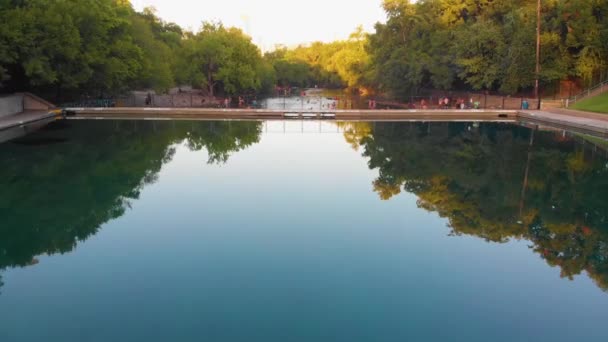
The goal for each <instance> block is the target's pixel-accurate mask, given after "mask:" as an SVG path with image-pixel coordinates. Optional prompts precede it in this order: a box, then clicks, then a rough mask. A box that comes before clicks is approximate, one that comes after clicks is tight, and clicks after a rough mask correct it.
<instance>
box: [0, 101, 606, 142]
mask: <svg viewBox="0 0 608 342" xmlns="http://www.w3.org/2000/svg"><path fill="white" fill-rule="evenodd" d="M65 113H67V114H68V116H67V118H68V119H81V120H95V119H97V120H102V119H125V120H132V119H136V120H172V119H178V120H218V119H224V120H226V119H228V120H285V119H329V120H338V121H498V122H525V123H532V124H537V125H546V126H551V127H555V128H561V129H565V130H572V131H577V132H580V133H587V134H592V135H595V136H600V137H605V138H608V115H605V114H598V113H589V112H582V111H575V110H569V109H561V108H560V109H557V108H556V109H547V110H541V111H537V110H526V111H523V110H500V109H491V110H483V109H474V110H457V109H445V110H416V109H413V110H331V111H326V112H306V111H304V112H286V111H285V110H270V109H232V108H67V109H65ZM60 117H62V114H61V113H60V112H58V111H50V112H49V111H36V112H25V113H20V114H15V115H11V116H5V117H2V118H0V132H2V131H5V132H6V131H8V130H12V131H14V130H16V129H19V128H20V127H21V128H23V127H25V126H27V125H32V124H40V123H44V124H46V123H48V122H50V121H52V120H55V119H57V118H60Z"/></svg>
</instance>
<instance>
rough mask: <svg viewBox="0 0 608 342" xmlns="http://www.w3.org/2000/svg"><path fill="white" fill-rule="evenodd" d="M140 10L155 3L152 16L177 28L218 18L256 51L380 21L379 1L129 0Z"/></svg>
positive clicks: (341, 35) (335, 35) (343, 34)
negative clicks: (237, 30)
mask: <svg viewBox="0 0 608 342" xmlns="http://www.w3.org/2000/svg"><path fill="white" fill-rule="evenodd" d="M131 3H132V4H133V7H135V9H136V10H138V11H140V10H142V9H143V8H144V7H148V6H153V7H154V8H156V10H157V12H156V15H157V16H159V17H161V18H162V19H163V20H165V21H169V22H174V23H176V24H178V25H180V26H181V27H183V28H186V29H189V30H192V31H197V30H198V29H199V27H200V26H201V22H203V21H205V20H207V21H221V22H222V23H224V25H226V26H236V27H239V28H241V29H243V31H244V32H245V33H247V34H248V35H249V36H251V38H252V39H253V42H254V43H256V44H257V45H258V46H259V47H260V48H262V50H264V51H268V50H272V49H273V48H274V46H275V45H276V44H285V45H287V46H295V45H297V44H303V43H309V42H313V41H324V42H330V41H333V40H337V39H346V38H348V36H349V34H350V33H352V32H353V31H355V29H356V28H357V26H359V25H362V26H363V28H364V29H365V30H366V31H368V32H373V28H374V24H375V23H376V22H379V21H380V22H385V21H386V15H385V14H384V11H383V10H382V7H381V5H382V0H359V1H353V0H306V1H296V0H257V1H255V0H214V1H209V0H199V1H196V0H194V1H192V0H131Z"/></svg>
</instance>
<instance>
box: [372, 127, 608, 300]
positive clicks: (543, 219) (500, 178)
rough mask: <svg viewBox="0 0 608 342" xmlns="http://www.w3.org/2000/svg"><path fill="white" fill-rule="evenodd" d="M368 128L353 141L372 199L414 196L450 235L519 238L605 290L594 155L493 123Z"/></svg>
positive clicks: (605, 219) (601, 179) (607, 232)
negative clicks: (372, 173)
mask: <svg viewBox="0 0 608 342" xmlns="http://www.w3.org/2000/svg"><path fill="white" fill-rule="evenodd" d="M371 131H372V133H371V134H369V135H367V136H363V137H362V138H361V140H360V144H361V145H362V146H363V147H364V152H363V154H364V156H366V157H368V158H369V166H370V168H372V169H378V170H379V177H378V178H377V179H376V180H375V181H374V183H373V188H374V190H375V191H376V192H378V194H379V196H380V197H381V198H382V199H385V200H387V199H389V198H391V197H392V196H394V195H395V194H398V193H399V192H400V191H402V190H405V191H408V192H411V193H414V194H416V195H417V196H418V198H419V200H418V205H419V206H420V207H421V208H424V209H426V210H429V211H435V212H437V213H438V214H439V215H440V216H442V217H445V218H447V219H448V220H449V224H450V227H451V228H452V231H453V234H456V235H460V234H467V235H474V236H478V237H481V238H483V239H485V240H487V241H492V242H506V241H508V240H509V239H512V238H516V239H520V238H525V239H528V240H530V241H532V242H533V247H532V248H533V250H534V251H535V252H537V253H539V254H540V256H541V257H542V258H544V259H545V260H546V261H547V263H548V264H550V265H552V266H559V267H560V268H561V270H562V276H563V277H568V278H572V277H573V276H575V275H578V274H580V273H581V272H583V271H587V273H588V274H589V275H590V276H591V277H592V278H593V279H594V280H595V281H596V283H597V284H598V285H599V286H600V287H601V288H602V289H608V205H607V204H606V203H607V202H606V200H607V197H606V196H607V195H606V193H608V192H607V191H608V177H607V176H608V170H607V169H606V158H604V157H603V156H602V157H601V156H600V155H599V153H596V152H594V150H590V149H585V148H584V147H583V146H581V145H580V144H577V143H575V142H574V141H573V140H571V139H563V138H562V137H561V136H558V135H556V134H555V133H551V132H536V135H535V137H534V139H531V134H532V131H530V130H528V129H525V128H522V127H515V126H507V125H502V124H481V125H473V124H465V123H451V124H447V123H434V124H429V123H425V124H423V123H399V124H390V123H376V124H375V125H374V126H373V129H372V130H371ZM531 142H533V145H532V147H530V143H531ZM526 169H528V171H529V172H528V178H527V182H525V183H526V184H525V187H523V186H524V184H523V183H524V175H525V173H526V172H525V171H526ZM522 188H523V189H524V191H522ZM522 196H523V197H522Z"/></svg>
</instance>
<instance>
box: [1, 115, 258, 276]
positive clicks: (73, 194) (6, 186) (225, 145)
mask: <svg viewBox="0 0 608 342" xmlns="http://www.w3.org/2000/svg"><path fill="white" fill-rule="evenodd" d="M68 125H69V126H75V127H61V126H59V125H56V126H53V127H50V128H49V129H47V130H45V131H43V132H40V133H38V134H35V135H33V136H30V137H28V138H27V139H23V140H21V141H17V142H14V143H8V144H3V145H0V160H2V165H3V166H2V168H1V169H0V188H1V189H2V196H1V197H0V216H1V217H2V225H0V270H2V269H4V268H6V267H15V266H26V265H30V264H32V262H35V256H37V255H40V254H53V253H66V252H69V251H71V250H73V249H74V248H75V247H76V245H77V243H78V242H79V241H84V240H86V239H87V238H88V237H90V236H91V235H93V234H95V233H96V232H97V231H98V229H99V227H100V226H101V225H102V224H104V223H105V222H108V221H110V220H112V219H115V218H117V217H120V216H122V215H123V214H124V213H125V211H126V210H127V209H128V208H129V207H130V203H131V202H132V201H133V200H136V199H138V198H139V195H140V193H141V191H142V189H143V188H144V187H145V186H146V185H148V184H151V183H154V182H155V181H156V179H157V175H158V172H159V171H160V169H161V167H162V165H163V164H165V163H167V162H168V161H169V160H171V158H172V157H173V155H174V153H175V147H176V145H177V144H179V143H182V142H185V144H186V145H187V146H189V148H191V149H193V150H200V149H203V148H206V149H207V151H208V155H209V160H208V162H210V163H223V162H226V161H227V160H228V157H229V155H230V154H231V153H233V152H236V151H240V150H242V149H245V148H247V147H248V146H250V145H252V144H254V143H256V142H258V141H259V136H260V134H261V124H259V123H257V122H141V121H139V122H136V121H116V122H114V121H112V122H78V123H68ZM51 142H54V143H51Z"/></svg>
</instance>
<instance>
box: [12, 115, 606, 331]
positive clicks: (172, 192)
mask: <svg viewBox="0 0 608 342" xmlns="http://www.w3.org/2000/svg"><path fill="white" fill-rule="evenodd" d="M606 146H607V145H606V144H605V143H604V142H602V141H598V140H596V139H589V138H585V137H581V136H576V135H572V134H563V133H562V132H552V131H542V130H541V131H532V130H530V129H527V128H524V127H519V126H515V125H507V124H499V123H486V124H474V123H449V124H448V123H433V124H428V123H340V124H338V125H336V124H335V123H330V122H323V123H319V122H313V121H310V122H304V123H302V122H299V121H291V122H228V121H223V122H183V121H180V122H141V121H140V122H135V121H116V122H114V121H97V122H86V121H82V122H75V121H70V122H67V123H63V124H58V125H54V126H51V127H49V128H48V129H46V130H44V131H41V132H38V133H36V134H33V135H29V136H27V137H25V138H22V139H19V140H16V141H13V142H10V143H4V144H1V145H0V160H1V161H2V168H0V189H1V190H0V191H1V192H2V196H0V217H1V219H0V220H1V225H0V277H1V278H0V282H1V283H3V285H2V287H0V341H231V342H232V341H265V342H266V341H451V340H455V341H606V340H608V330H606V325H605V320H606V317H607V315H608V293H606V289H608V221H607V218H608V216H607V214H608V158H607V152H606V150H607V149H606Z"/></svg>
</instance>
